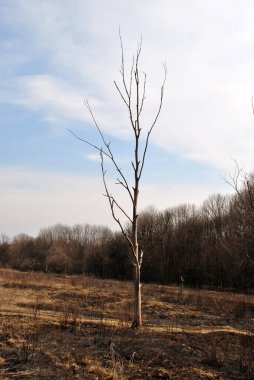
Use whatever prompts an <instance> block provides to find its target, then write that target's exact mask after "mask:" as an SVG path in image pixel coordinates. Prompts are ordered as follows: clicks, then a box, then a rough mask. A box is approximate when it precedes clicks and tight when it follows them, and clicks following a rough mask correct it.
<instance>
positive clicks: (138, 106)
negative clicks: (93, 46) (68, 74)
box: [70, 33, 167, 328]
mask: <svg viewBox="0 0 254 380" xmlns="http://www.w3.org/2000/svg"><path fill="white" fill-rule="evenodd" d="M119 35H120V45H121V68H120V74H121V84H120V85H119V84H118V83H117V82H114V85H115V87H116V89H117V91H118V93H119V95H120V97H121V99H122V101H123V103H124V105H125V106H126V108H127V111H128V115H129V120H130V126H131V129H132V131H133V135H134V158H133V160H132V161H131V165H132V169H133V174H134V175H133V183H132V184H130V183H129V181H128V180H127V177H126V175H125V174H124V172H123V170H122V169H121V168H120V166H119V164H118V162H117V160H116V158H115V155H114V153H113V152H112V150H111V146H110V142H108V141H107V140H106V138H105V137H104V134H103V132H102V130H101V128H100V126H99V125H98V123H97V120H96V118H95V116H94V113H93V111H92V108H91V106H90V104H89V102H88V100H87V99H86V100H85V105H86V107H87V109H88V111H89V112H90V115H91V117H92V120H93V123H94V125H95V127H96V129H97V131H98V133H99V135H100V137H101V141H102V145H101V147H100V146H97V145H95V144H93V143H91V142H89V141H87V140H85V139H83V138H80V137H79V136H77V135H76V134H75V133H73V132H72V131H70V132H71V133H72V134H73V135H74V136H75V137H76V138H78V139H79V140H81V141H82V142H85V143H86V144H88V145H90V146H92V147H93V148H94V149H95V150H97V151H99V153H100V158H101V172H102V179H103V184H104V188H105V194H104V195H105V196H106V197H107V199H108V202H109V206H110V209H111V213H112V217H113V218H114V220H115V221H116V223H117V224H118V226H119V227H120V230H121V232H122V234H123V235H124V237H125V238H126V239H127V241H128V243H129V246H130V252H131V261H132V263H133V266H134V320H133V323H132V327H134V328H138V327H139V326H142V314H141V278H140V270H141V265H142V259H143V252H142V250H141V249H139V244H138V204H139V203H138V201H139V195H140V194H139V193H140V180H141V176H142V173H143V169H144V164H145V159H146V154H147V148H148V144H149V139H150V136H151V133H152V130H153V128H154V126H155V124H156V122H157V120H158V117H159V114H160V112H161V107H162V102H163V95H164V85H165V81H166V74H167V69H166V65H164V78H163V82H162V85H161V88H160V100H159V105H158V109H157V112H156V113H155V117H154V119H153V121H152V122H151V124H150V126H148V128H147V132H146V135H145V136H144V137H143V136H142V134H141V132H142V128H141V120H140V118H141V114H142V111H143V107H144V102H145V98H146V82H147V77H146V74H145V73H142V78H140V68H139V60H140V54H141V47H142V41H141V42H140V43H139V44H138V47H137V51H136V54H135V56H134V57H133V62H132V67H131V69H130V74H129V79H127V75H126V68H125V60H124V49H123V44H122V38H121V34H120V33H119ZM141 140H142V141H143V148H141ZM105 158H107V159H108V160H110V161H111V163H112V164H113V167H114V168H115V170H116V172H117V182H116V184H118V185H121V186H122V187H123V188H124V190H125V191H126V192H127V195H128V198H129V199H130V202H131V208H132V213H131V214H128V212H127V211H126V210H125V209H124V207H123V206H122V205H121V204H120V203H119V202H118V201H117V199H116V197H115V196H114V195H112V193H111V191H110V189H109V187H108V183H107V180H106V169H105V160H104V159H105ZM119 212H120V214H122V215H123V216H124V218H125V219H126V221H127V222H128V224H129V225H130V226H131V228H128V225H127V224H126V223H125V224H124V223H123V222H122V220H121V219H120V218H119V217H118V213H119Z"/></svg>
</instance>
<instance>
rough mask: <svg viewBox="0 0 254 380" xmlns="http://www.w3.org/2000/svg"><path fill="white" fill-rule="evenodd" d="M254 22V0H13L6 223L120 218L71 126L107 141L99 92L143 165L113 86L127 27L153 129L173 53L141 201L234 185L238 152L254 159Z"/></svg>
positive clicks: (8, 13)
mask: <svg viewBox="0 0 254 380" xmlns="http://www.w3.org/2000/svg"><path fill="white" fill-rule="evenodd" d="M253 19H254V3H253V1H248V0H245V1H244V2H240V1H236V0H220V1H219V0H214V1H210V0H202V1H201V0H194V1H188V0H179V1H174V0H168V1H162V0H158V1H156V2H155V1H150V0H146V1H142V0H139V1H132V0H130V1H123V0H122V1H121V0H118V1H116V0H115V1H113V0H108V1H107V2H103V1H93V2H90V1H86V0H75V1H72V2H70V1H67V0H66V1H65V0H61V1H60V0H48V1H47V0H44V1H38V0H23V1H22V0H1V2H0V44H1V59H0V80H1V87H0V132H1V138H0V213H1V218H0V233H5V234H7V235H9V236H13V235H15V234H18V233H20V232H25V233H28V234H32V235H35V234H37V233H38V231H39V229H40V228H41V227H43V226H48V225H52V224H55V223H58V222H62V223H66V224H70V225H72V224H75V223H91V224H105V225H108V226H110V227H112V228H117V226H116V225H115V224H114V222H113V221H112V218H111V215H110V211H109V209H108V205H107V203H106V199H105V198H104V197H103V196H102V194H103V186H102V182H101V178H100V165H99V161H98V159H97V157H96V155H95V152H94V151H93V150H92V149H91V148H89V147H88V146H86V145H84V144H82V143H80V142H79V141H77V140H75V139H74V138H73V137H72V136H71V135H70V134H69V133H68V132H67V128H70V129H72V130H73V131H75V132H76V133H77V134H78V135H80V136H81V137H83V138H86V139H88V140H90V141H91V142H95V143H98V144H99V140H98V135H97V134H96V130H95V128H94V126H93V124H92V122H91V118H90V115H89V112H88V111H87V109H86V108H85V106H84V98H88V99H89V102H90V104H91V106H92V108H93V111H94V113H95V115H96V118H97V120H98V122H99V124H100V126H101V128H102V129H103V131H104V132H105V134H106V135H107V136H108V138H109V139H110V140H111V141H112V146H113V147H114V149H115V152H116V156H117V158H118V159H119V162H120V163H121V167H122V168H123V169H124V170H125V171H126V173H127V176H130V175H131V170H130V160H131V158H130V156H131V154H132V137H131V128H130V126H129V125H128V116H127V114H126V110H125V108H124V105H123V104H122V102H121V99H120V98H119V95H118V94H117V92H116V90H115V88H114V84H113V82H114V80H117V81H118V82H119V81H120V75H119V68H120V64H121V52H120V44H119V37H118V27H119V25H121V31H122V38H123V42H124V50H125V57H126V64H127V66H128V64H129V63H130V62H131V58H132V54H133V52H135V50H136V47H137V41H138V40H139V38H140V35H141V34H142V37H143V50H142V58H141V70H143V71H145V72H146V73H147V76H148V82H147V102H146V105H145V108H144V118H143V128H144V131H145V130H146V127H147V126H148V125H149V123H150V122H151V120H152V118H153V115H154V113H155V112H156V110H157V106H158V102H159V91H160V85H161V81H162V79H163V67H162V62H165V61H166V63H167V67H168V77H167V83H166V91H165V97H164V104H163V110H162V113H161V115H160V118H159V121H158V124H157V125H156V127H155V129H154V131H153V134H152V137H151V144H150V147H149V151H148V156H147V162H146V166H145V171H144V176H143V182H142V188H141V200H140V201H141V204H140V207H141V208H145V207H147V206H148V205H151V204H152V205H154V206H155V207H157V208H158V209H165V208H167V207H172V206H175V205H177V204H179V203H195V204H197V205H199V204H202V202H203V200H205V198H207V197H208V196H209V195H210V194H212V193H216V192H222V193H227V192H229V191H230V189H229V188H228V185H226V184H225V182H224V180H223V177H224V176H225V175H228V174H229V173H230V172H232V171H233V169H234V164H233V161H232V159H236V160H237V161H238V163H239V165H240V166H241V167H243V168H244V169H245V170H246V171H249V170H252V169H253V147H254V116H253V114H252V109H251V97H252V96H253V94H254V70H253V67H254V52H253V43H254V26H253ZM111 180H112V178H111ZM112 190H114V188H113V189H112ZM114 191H116V193H115V194H116V195H117V196H118V197H119V198H120V200H121V202H122V203H123V204H124V206H126V207H127V208H128V207H129V205H127V204H126V203H125V202H126V199H125V197H124V194H122V193H121V192H120V193H118V188H117V189H116V190H114Z"/></svg>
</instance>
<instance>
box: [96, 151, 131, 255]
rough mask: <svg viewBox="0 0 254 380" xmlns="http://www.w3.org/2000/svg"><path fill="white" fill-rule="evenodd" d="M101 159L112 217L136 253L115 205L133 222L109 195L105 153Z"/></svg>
mask: <svg viewBox="0 0 254 380" xmlns="http://www.w3.org/2000/svg"><path fill="white" fill-rule="evenodd" d="M100 157H101V172H102V179H103V184H104V188H105V191H106V197H107V198H108V201H109V205H110V209H111V214H112V217H113V219H114V220H115V221H116V222H117V224H118V225H119V227H120V229H121V231H122V234H123V235H124V236H125V238H126V239H127V241H128V242H129V244H130V246H131V249H132V252H134V247H133V243H132V241H131V239H130V237H129V236H128V234H127V232H126V230H125V229H124V227H123V225H122V223H121V221H120V219H119V218H117V216H116V214H115V210H114V204H115V205H116V206H117V207H118V208H119V209H120V210H121V211H122V212H123V213H124V214H125V216H126V217H127V218H128V219H129V220H130V221H131V222H132V220H131V219H130V218H129V216H128V215H127V214H126V213H125V212H124V210H123V209H122V208H121V207H120V206H119V205H118V204H117V202H116V201H115V199H114V198H113V197H112V196H111V195H110V194H109V190H108V187H107V183H106V178H105V175H106V171H105V170H104V159H103V152H101V154H100Z"/></svg>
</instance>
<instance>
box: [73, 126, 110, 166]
mask: <svg viewBox="0 0 254 380" xmlns="http://www.w3.org/2000/svg"><path fill="white" fill-rule="evenodd" d="M67 131H68V132H70V133H71V134H72V135H73V136H74V137H75V138H76V139H77V140H80V141H82V142H84V143H86V144H87V145H90V146H91V147H92V148H94V149H96V150H98V151H99V152H102V153H103V154H104V155H105V156H107V157H108V158H110V159H111V156H110V155H109V154H108V153H106V152H105V151H104V150H103V149H102V148H99V147H98V146H96V145H94V144H92V143H90V142H89V141H87V140H85V139H82V138H81V137H79V136H78V135H76V133H74V132H73V131H72V130H71V129H69V128H67Z"/></svg>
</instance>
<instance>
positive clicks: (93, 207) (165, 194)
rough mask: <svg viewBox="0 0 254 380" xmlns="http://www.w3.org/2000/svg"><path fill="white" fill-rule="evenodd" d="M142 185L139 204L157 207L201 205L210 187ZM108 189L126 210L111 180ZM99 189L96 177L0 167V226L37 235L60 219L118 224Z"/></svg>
mask: <svg viewBox="0 0 254 380" xmlns="http://www.w3.org/2000/svg"><path fill="white" fill-rule="evenodd" d="M141 186H142V187H141V195H142V196H141V197H140V201H141V203H140V207H141V209H144V208H146V207H147V206H148V205H151V204H153V205H154V206H155V207H157V208H159V209H162V210H163V209H165V208H167V207H172V206H176V205H178V204H180V203H186V199H188V201H189V202H190V203H196V204H200V203H201V202H202V201H203V200H204V199H205V198H206V197H207V196H208V194H210V193H211V190H212V189H213V187H212V186H211V185H210V186H209V185H208V184H203V185H200V184H195V183H185V182H184V181H178V183H172V184H169V183H166V182H164V183H163V182H161V183H159V182H158V183H154V184H146V183H144V184H142V185H141ZM111 189H112V191H113V192H114V194H115V195H116V196H117V199H118V200H119V201H120V203H121V205H123V206H124V208H125V209H126V210H127V211H130V203H129V202H127V198H126V196H125V195H124V194H123V193H122V192H121V190H119V187H117V186H115V185H114V184H113V185H112V187H111ZM214 189H215V188H214ZM103 193H104V189H103V184H102V180H101V178H95V177H92V176H90V177H84V176H81V175H70V174H59V173H55V172H46V171H35V170H28V169H25V168H22V167H0V197H1V205H0V211H1V219H0V231H1V232H2V233H5V234H7V235H9V236H13V235H15V234H18V233H20V232H24V233H27V234H32V235H36V234H37V233H38V231H39V229H40V228H42V227H45V226H50V225H53V224H56V223H59V222H61V223H64V224H68V225H74V224H76V223H80V224H84V223H89V224H104V225H108V226H110V227H111V228H112V229H117V228H118V226H117V224H116V223H115V222H114V221H113V219H112V216H111V212H110V209H109V205H108V202H107V199H106V198H105V197H104V196H103Z"/></svg>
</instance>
